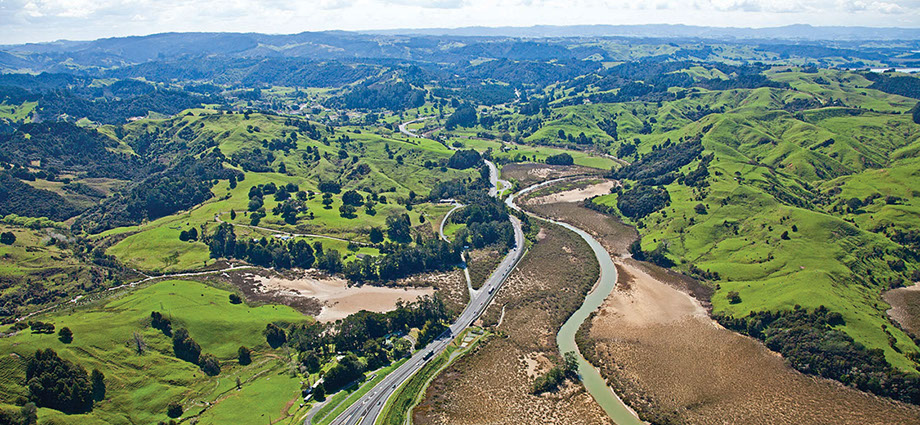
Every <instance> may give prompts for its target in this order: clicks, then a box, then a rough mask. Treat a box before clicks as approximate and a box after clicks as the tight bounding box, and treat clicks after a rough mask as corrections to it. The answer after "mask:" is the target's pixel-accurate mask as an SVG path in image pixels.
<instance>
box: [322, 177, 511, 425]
mask: <svg viewBox="0 0 920 425" xmlns="http://www.w3.org/2000/svg"><path fill="white" fill-rule="evenodd" d="M486 164H487V165H488V166H489V169H490V171H492V173H490V174H492V175H491V176H490V177H491V179H490V180H492V182H493V190H494V191H490V194H493V196H495V194H496V193H497V190H495V184H496V183H497V181H498V176H497V174H498V173H497V169H496V168H495V165H494V164H492V163H491V162H488V161H486ZM510 219H511V224H512V225H513V227H514V247H512V248H511V250H510V251H509V252H508V254H507V255H506V256H505V258H504V259H503V260H502V262H501V263H500V264H499V265H498V267H497V268H496V269H495V271H494V272H493V273H492V275H491V276H489V278H488V279H487V280H486V282H485V284H484V285H483V286H482V288H481V289H480V290H479V291H476V292H475V293H474V294H472V295H471V296H470V303H469V304H467V306H466V308H465V309H464V310H463V313H461V314H460V317H458V318H457V320H456V321H455V322H454V323H453V324H452V325H450V328H449V332H445V333H444V334H443V335H441V336H440V337H439V338H438V339H436V340H435V341H433V342H431V343H429V344H428V346H426V347H425V348H424V349H422V350H420V351H418V352H417V353H415V355H413V356H412V357H411V358H410V359H409V360H408V361H407V362H405V363H403V365H402V366H400V367H399V368H398V369H396V370H395V371H393V372H391V373H390V374H389V375H387V376H386V377H385V378H384V379H383V380H382V381H381V382H380V383H379V384H377V385H376V386H375V387H374V388H372V389H371V390H370V391H368V392H367V394H365V395H364V396H362V397H361V398H360V399H358V400H356V401H355V402H354V404H352V405H351V406H349V407H348V408H347V409H345V411H343V412H342V414H340V415H339V416H338V417H337V418H335V420H333V421H332V425H373V424H374V422H376V420H377V417H378V416H379V415H380V412H381V411H382V410H383V407H384V406H385V405H386V402H387V400H388V399H389V398H390V397H391V396H392V395H393V394H394V393H395V392H396V389H397V388H399V386H400V385H402V384H403V383H405V382H406V381H408V380H409V378H411V377H412V375H414V374H415V373H416V372H418V371H419V370H420V369H421V368H422V367H423V366H424V365H425V363H427V362H428V361H429V360H431V359H432V358H434V357H435V356H437V355H439V354H441V353H442V352H443V351H444V350H445V349H446V348H447V346H448V345H449V344H450V342H451V341H452V340H453V339H454V337H456V336H457V335H458V334H460V333H461V332H463V330H464V329H466V328H467V327H469V326H470V325H472V324H473V322H474V321H476V319H477V318H479V316H480V315H482V312H483V311H485V309H486V308H487V307H488V306H489V303H490V302H491V301H492V299H493V298H495V295H496V294H497V293H498V290H499V289H500V288H501V285H502V284H503V283H504V282H505V280H506V279H508V276H510V275H511V272H512V271H513V270H514V267H515V266H517V263H518V261H520V259H521V257H522V256H523V255H524V232H523V231H522V230H521V222H520V220H518V218H517V217H514V216H511V217H510ZM305 425H310V424H305Z"/></svg>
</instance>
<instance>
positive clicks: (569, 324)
mask: <svg viewBox="0 0 920 425" xmlns="http://www.w3.org/2000/svg"><path fill="white" fill-rule="evenodd" d="M562 180H565V178H561V179H555V180H549V181H546V182H543V183H540V184H536V185H533V186H530V187H528V188H526V189H523V190H521V191H520V192H518V193H516V194H512V195H510V196H508V198H507V199H506V200H505V203H506V204H507V205H508V206H509V207H510V208H513V209H515V210H517V211H523V212H524V213H526V214H527V215H530V216H532V217H536V218H539V219H541V220H546V221H549V222H551V223H555V224H558V225H560V226H562V227H565V228H566V229H569V230H571V231H573V232H575V233H576V234H578V236H581V238H582V239H584V240H585V242H587V243H588V245H589V246H591V250H592V251H594V255H595V256H596V257H597V262H598V264H600V269H601V271H600V277H599V278H598V282H597V285H596V286H595V287H594V289H593V290H592V291H591V292H590V293H588V295H587V297H585V302H584V303H583V304H582V305H581V307H579V308H578V310H576V311H575V313H573V314H572V316H571V317H569V319H568V320H567V321H566V322H565V324H563V325H562V328H560V329H559V333H558V334H556V344H557V345H558V346H559V351H560V352H562V353H568V352H570V351H573V352H575V354H576V357H577V358H578V374H579V376H580V377H581V381H582V383H583V384H584V386H585V389H587V390H588V393H590V394H591V396H592V397H594V400H595V401H597V403H598V404H599V405H600V406H601V408H603V409H604V411H605V412H607V415H608V416H610V418H611V419H613V421H614V422H615V423H616V424H617V425H641V424H643V423H644V422H642V421H641V420H640V419H639V418H638V417H637V416H636V414H635V413H634V412H633V411H632V409H630V408H629V406H627V405H626V404H625V403H623V401H622V400H620V398H619V397H618V396H617V395H616V393H614V392H613V390H612V389H611V388H610V387H609V386H608V385H607V382H606V381H605V380H604V378H603V377H602V376H601V374H600V372H598V370H597V369H596V368H595V367H594V366H592V365H591V364H590V363H588V361H587V360H585V358H584V356H582V355H581V352H580V351H579V350H578V346H577V345H576V344H575V333H576V332H578V328H579V327H580V326H581V324H582V323H584V321H585V320H586V319H587V318H588V316H589V315H590V314H591V312H593V311H595V310H597V309H598V308H599V307H600V306H601V304H602V303H603V302H604V299H606V298H607V296H608V295H610V292H612V291H613V289H614V288H615V287H616V282H617V269H616V267H615V266H614V265H613V259H611V258H610V254H609V253H608V252H607V250H606V249H604V247H603V245H601V244H600V242H598V241H597V239H594V237H592V236H591V235H589V234H588V233H587V232H585V231H584V230H581V229H579V228H577V227H575V226H572V225H570V224H568V223H564V222H559V221H555V220H550V219H546V218H543V217H540V216H537V215H535V214H532V213H530V212H527V211H524V210H522V209H521V208H519V207H518V206H517V205H516V204H515V203H514V199H515V198H517V197H518V196H521V195H524V194H526V193H528V192H532V191H534V190H536V189H539V188H541V187H544V186H547V185H550V184H553V183H556V182H558V181H562Z"/></svg>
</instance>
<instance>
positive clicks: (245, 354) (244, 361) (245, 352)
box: [236, 346, 252, 366]
mask: <svg viewBox="0 0 920 425" xmlns="http://www.w3.org/2000/svg"><path fill="white" fill-rule="evenodd" d="M236 354H237V358H238V359H239V361H240V364H241V365H243V366H245V365H248V364H250V363H252V350H250V349H249V348H246V346H241V347H240V348H239V349H238V350H236Z"/></svg>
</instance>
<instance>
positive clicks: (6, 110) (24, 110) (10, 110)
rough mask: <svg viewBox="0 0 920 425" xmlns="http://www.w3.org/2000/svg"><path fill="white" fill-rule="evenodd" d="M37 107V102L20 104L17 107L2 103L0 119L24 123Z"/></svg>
mask: <svg viewBox="0 0 920 425" xmlns="http://www.w3.org/2000/svg"><path fill="white" fill-rule="evenodd" d="M37 106H38V102H37V101H33V102H22V103H21V104H19V105H16V104H8V103H6V101H4V102H2V103H0V119H6V120H10V121H13V122H21V121H25V120H26V118H28V117H29V114H31V113H32V111H34V110H35V108H36V107H37Z"/></svg>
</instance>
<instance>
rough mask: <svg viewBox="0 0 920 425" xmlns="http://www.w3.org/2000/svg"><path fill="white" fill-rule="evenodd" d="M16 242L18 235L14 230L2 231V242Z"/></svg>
mask: <svg viewBox="0 0 920 425" xmlns="http://www.w3.org/2000/svg"><path fill="white" fill-rule="evenodd" d="M15 242H16V235H14V234H13V232H3V233H0V243H2V244H4V245H12V244H13V243H15Z"/></svg>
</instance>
